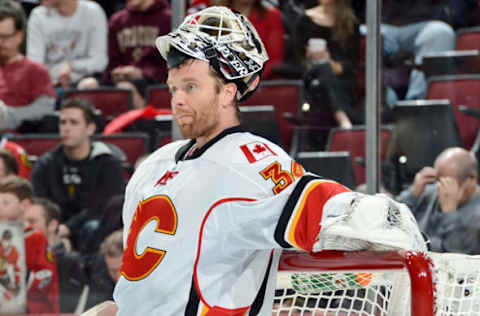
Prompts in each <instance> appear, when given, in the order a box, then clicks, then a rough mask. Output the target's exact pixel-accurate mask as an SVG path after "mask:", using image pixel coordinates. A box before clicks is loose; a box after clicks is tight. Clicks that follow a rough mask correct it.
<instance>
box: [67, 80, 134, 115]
mask: <svg viewBox="0 0 480 316" xmlns="http://www.w3.org/2000/svg"><path fill="white" fill-rule="evenodd" d="M64 98H83V99H87V100H88V101H90V102H91V103H92V104H93V105H94V106H95V107H96V108H97V109H98V110H100V111H102V115H103V117H105V118H109V119H111V118H112V117H115V116H118V115H119V114H122V113H125V112H127V111H129V110H131V109H132V92H131V91H130V90H127V89H119V88H114V87H100V88H96V89H84V90H77V89H70V90H66V91H65V96H64Z"/></svg>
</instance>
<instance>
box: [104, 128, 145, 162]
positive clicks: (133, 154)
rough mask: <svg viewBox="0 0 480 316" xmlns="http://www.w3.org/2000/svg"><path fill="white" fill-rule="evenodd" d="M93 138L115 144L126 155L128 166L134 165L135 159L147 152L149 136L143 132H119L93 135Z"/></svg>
mask: <svg viewBox="0 0 480 316" xmlns="http://www.w3.org/2000/svg"><path fill="white" fill-rule="evenodd" d="M95 139H96V140H99V141H103V142H106V143H110V144H113V145H116V146H117V147H119V148H120V149H122V150H123V152H124V153H125V155H126V156H127V161H128V164H129V165H130V167H132V168H133V166H135V162H136V161H137V159H138V158H139V157H141V156H143V155H144V154H146V153H148V148H149V145H150V144H149V137H148V135H147V134H145V133H119V134H112V135H95Z"/></svg>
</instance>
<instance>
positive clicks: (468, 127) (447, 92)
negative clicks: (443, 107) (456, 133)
mask: <svg viewBox="0 0 480 316" xmlns="http://www.w3.org/2000/svg"><path fill="white" fill-rule="evenodd" d="M427 99H448V100H450V102H451V104H452V107H453V112H454V114H455V118H456V121H457V126H458V129H459V130H460V136H461V138H462V142H463V145H464V147H465V148H467V149H469V148H471V147H472V144H473V142H474V140H475V137H476V135H477V130H478V127H479V126H480V120H479V119H477V118H474V117H471V116H468V115H466V114H464V113H462V112H460V110H459V106H460V105H465V106H468V107H472V108H476V109H480V75H450V76H437V77H431V78H430V79H429V80H428V89H427Z"/></svg>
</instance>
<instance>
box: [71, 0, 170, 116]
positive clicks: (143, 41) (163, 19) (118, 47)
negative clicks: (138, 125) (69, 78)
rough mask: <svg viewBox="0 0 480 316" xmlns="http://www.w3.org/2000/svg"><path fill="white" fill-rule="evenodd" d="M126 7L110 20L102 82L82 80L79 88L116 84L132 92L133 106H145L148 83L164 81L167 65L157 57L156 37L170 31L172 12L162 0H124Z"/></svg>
mask: <svg viewBox="0 0 480 316" xmlns="http://www.w3.org/2000/svg"><path fill="white" fill-rule="evenodd" d="M126 3H127V6H126V8H125V9H123V10H120V11H119V12H117V13H115V14H114V15H113V16H112V17H111V18H110V21H109V30H108V31H109V33H108V55H109V64H108V67H107V70H106V72H105V77H104V78H103V82H102V83H99V82H98V81H97V80H95V81H93V80H94V79H93V78H89V79H87V80H83V81H82V82H81V83H80V85H79V87H80V88H85V87H88V88H95V87H98V86H99V85H100V84H107V85H115V86H117V87H119V88H126V89H129V90H132V92H133V104H134V107H135V108H143V107H145V99H144V95H145V90H146V87H147V85H150V84H155V83H163V82H165V80H166V76H167V66H166V63H165V61H164V60H162V58H159V55H158V52H157V50H156V48H155V39H156V38H157V37H158V36H160V35H164V34H167V33H168V32H170V28H171V26H170V23H171V15H172V12H171V10H170V6H169V4H168V2H167V1H165V0H126Z"/></svg>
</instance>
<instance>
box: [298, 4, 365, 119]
mask: <svg viewBox="0 0 480 316" xmlns="http://www.w3.org/2000/svg"><path fill="white" fill-rule="evenodd" d="M295 30H296V33H295V34H294V43H295V44H294V45H295V47H296V55H297V58H298V60H299V63H302V62H303V63H304V66H305V74H304V84H305V91H306V98H307V100H308V101H309V103H310V111H311V112H313V113H315V112H317V113H322V112H324V111H325V108H327V109H328V110H329V112H330V113H331V114H332V116H333V118H334V119H335V122H336V124H337V125H338V126H340V127H343V128H351V127H352V121H353V122H354V123H359V122H361V117H360V115H358V114H357V113H355V112H354V110H353V108H354V106H355V103H356V70H357V65H358V58H359V51H360V33H359V25H358V23H357V19H356V17H355V14H354V12H353V9H352V8H351V6H350V0H318V3H317V5H316V6H314V7H312V8H310V9H308V10H305V13H304V14H303V15H301V16H300V17H299V18H298V20H297V22H296V27H295ZM311 39H323V40H324V43H325V44H324V48H323V49H321V48H320V49H314V47H313V46H312V45H311V44H310V43H311V42H310V40H311Z"/></svg>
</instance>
